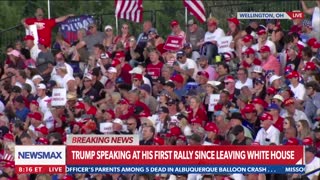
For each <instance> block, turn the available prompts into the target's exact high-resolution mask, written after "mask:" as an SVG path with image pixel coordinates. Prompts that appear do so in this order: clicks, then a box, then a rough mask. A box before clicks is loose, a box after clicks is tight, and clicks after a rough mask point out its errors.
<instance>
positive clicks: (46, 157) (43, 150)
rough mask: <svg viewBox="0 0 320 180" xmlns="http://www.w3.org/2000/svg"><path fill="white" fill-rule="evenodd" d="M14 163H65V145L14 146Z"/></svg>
mask: <svg viewBox="0 0 320 180" xmlns="http://www.w3.org/2000/svg"><path fill="white" fill-rule="evenodd" d="M15 162H16V165H33V164H35V165H65V164H66V146H41V145H40V146H38V145H34V146H15Z"/></svg>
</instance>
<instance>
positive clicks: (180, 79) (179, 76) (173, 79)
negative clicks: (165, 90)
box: [170, 74, 184, 83]
mask: <svg viewBox="0 0 320 180" xmlns="http://www.w3.org/2000/svg"><path fill="white" fill-rule="evenodd" d="M170 79H171V80H172V81H175V82H177V83H183V81H184V79H183V77H182V76H181V75H180V74H176V75H174V76H172V77H171V78H170Z"/></svg>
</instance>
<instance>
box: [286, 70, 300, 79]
mask: <svg viewBox="0 0 320 180" xmlns="http://www.w3.org/2000/svg"><path fill="white" fill-rule="evenodd" d="M299 77H300V75H299V73H298V72H297V71H292V72H291V73H290V74H288V75H287V76H286V78H288V79H291V78H299Z"/></svg>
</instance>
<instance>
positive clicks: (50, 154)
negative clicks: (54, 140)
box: [18, 151, 62, 159]
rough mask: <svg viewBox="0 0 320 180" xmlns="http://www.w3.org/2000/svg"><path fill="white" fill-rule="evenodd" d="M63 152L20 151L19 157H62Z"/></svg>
mask: <svg viewBox="0 0 320 180" xmlns="http://www.w3.org/2000/svg"><path fill="white" fill-rule="evenodd" d="M61 154H62V152H45V151H41V152H32V151H29V152H28V151H26V152H18V159H62V155H61Z"/></svg>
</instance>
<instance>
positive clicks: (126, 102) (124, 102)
mask: <svg viewBox="0 0 320 180" xmlns="http://www.w3.org/2000/svg"><path fill="white" fill-rule="evenodd" d="M118 104H122V105H123V104H129V102H128V101H127V100H125V99H121V100H120V101H119V102H118Z"/></svg>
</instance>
